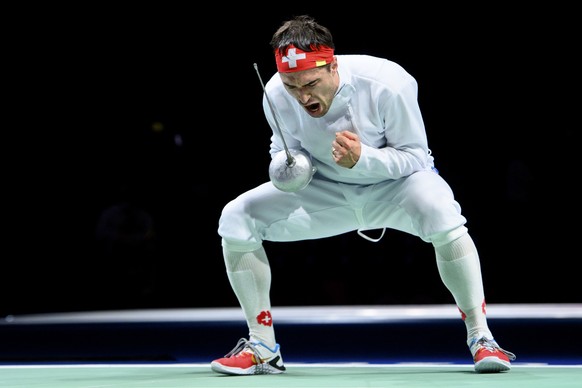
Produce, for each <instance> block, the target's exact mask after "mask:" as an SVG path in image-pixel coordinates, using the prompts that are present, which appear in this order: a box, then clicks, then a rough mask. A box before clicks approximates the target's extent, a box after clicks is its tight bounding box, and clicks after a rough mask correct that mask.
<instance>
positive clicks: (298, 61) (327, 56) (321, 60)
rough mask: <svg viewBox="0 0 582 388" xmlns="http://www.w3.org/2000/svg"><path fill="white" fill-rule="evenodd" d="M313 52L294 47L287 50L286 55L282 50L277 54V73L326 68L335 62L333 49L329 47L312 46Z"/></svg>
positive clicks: (291, 46) (277, 51)
mask: <svg viewBox="0 0 582 388" xmlns="http://www.w3.org/2000/svg"><path fill="white" fill-rule="evenodd" d="M311 49H312V50H313V51H303V50H301V49H300V48H297V47H295V46H293V45H290V46H289V47H288V48H287V53H286V55H283V53H281V51H280V50H276V52H275V61H276V62H277V71H278V72H279V73H293V72H296V71H303V70H309V69H314V68H316V67H320V66H325V65H327V64H328V63H331V61H333V49H332V48H331V47H328V46H319V47H315V46H313V45H312V46H311Z"/></svg>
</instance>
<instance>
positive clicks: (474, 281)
mask: <svg viewBox="0 0 582 388" xmlns="http://www.w3.org/2000/svg"><path fill="white" fill-rule="evenodd" d="M433 244H434V245H435V252H436V258H437V267H438V270H439V274H440V276H441V279H442V281H443V283H444V284H445V286H446V287H447V289H448V290H449V291H450V292H451V294H452V295H453V298H454V299H455V302H456V304H457V307H458V308H459V310H460V311H461V314H462V318H463V321H464V322H465V326H466V328H467V339H470V338H472V337H475V336H480V337H481V336H486V337H488V338H492V336H491V332H490V331H489V328H488V326H487V318H486V311H485V293H484V291H483V279H482V276H481V266H480V262H479V255H478V253H477V248H476V247H475V243H474V242H473V239H472V238H471V237H470V236H469V234H463V235H462V236H461V237H459V238H457V239H456V240H453V241H452V242H449V243H446V244H444V245H440V246H438V244H435V243H433Z"/></svg>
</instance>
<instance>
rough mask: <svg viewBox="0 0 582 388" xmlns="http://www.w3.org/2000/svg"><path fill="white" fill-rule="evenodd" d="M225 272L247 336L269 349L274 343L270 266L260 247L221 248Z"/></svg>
mask: <svg viewBox="0 0 582 388" xmlns="http://www.w3.org/2000/svg"><path fill="white" fill-rule="evenodd" d="M223 255H224V262H225V264H226V273H227V275H228V280H229V281H230V285H231V286H232V289H233V291H234V293H235V295H236V297H237V298H238V301H239V303H240V305H241V307H242V309H243V312H244V315H245V318H246V320H247V325H248V327H249V339H250V340H251V341H253V342H255V341H259V342H262V343H264V344H265V345H267V346H268V347H270V348H274V347H275V345H276V341H275V331H274V329H273V319H272V316H271V301H270V296H269V292H270V288H271V268H270V266H269V260H268V259H267V254H266V253H265V250H264V249H263V248H260V249H258V250H256V251H253V252H231V251H228V250H227V249H226V248H223Z"/></svg>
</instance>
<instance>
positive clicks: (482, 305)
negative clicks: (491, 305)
mask: <svg viewBox="0 0 582 388" xmlns="http://www.w3.org/2000/svg"><path fill="white" fill-rule="evenodd" d="M486 305H487V304H486V303H485V299H483V304H481V310H483V314H487V308H486V307H485V306H486Z"/></svg>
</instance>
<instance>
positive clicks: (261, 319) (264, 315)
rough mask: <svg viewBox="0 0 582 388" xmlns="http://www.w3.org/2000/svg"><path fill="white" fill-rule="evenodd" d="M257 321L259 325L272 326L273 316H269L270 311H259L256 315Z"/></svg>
mask: <svg viewBox="0 0 582 388" xmlns="http://www.w3.org/2000/svg"><path fill="white" fill-rule="evenodd" d="M257 322H258V323H259V325H264V326H273V317H271V312H270V311H261V312H260V313H259V315H257Z"/></svg>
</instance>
